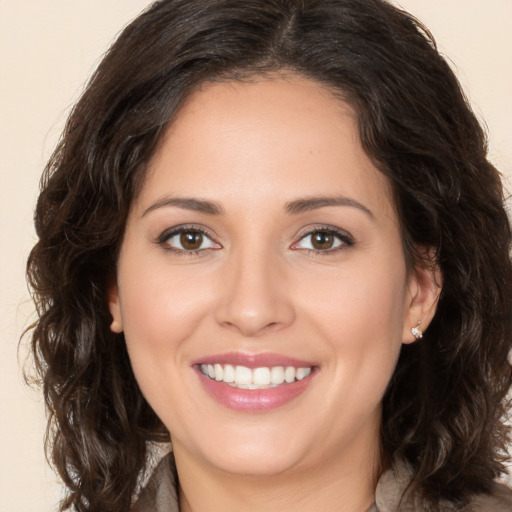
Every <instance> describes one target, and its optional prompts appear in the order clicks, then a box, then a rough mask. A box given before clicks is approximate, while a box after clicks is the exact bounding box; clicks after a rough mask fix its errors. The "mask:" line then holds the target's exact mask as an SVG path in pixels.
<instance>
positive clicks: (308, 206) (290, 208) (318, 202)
mask: <svg viewBox="0 0 512 512" xmlns="http://www.w3.org/2000/svg"><path fill="white" fill-rule="evenodd" d="M327 206H349V207H351V208H357V209H358V210H361V211H362V212H364V213H365V214H366V215H368V216H369V217H370V218H371V219H375V215H373V213H372V211H371V210H370V209H369V208H367V207H366V206H365V205H364V204H361V203H360V202H359V201H356V200H355V199H351V198H350V197H345V196H327V197H308V198H305V199H297V200H296V201H291V202H289V203H286V207H285V209H286V212H287V213H290V214H292V215H296V214H299V213H304V212H309V211H311V210H317V209H318V208H325V207H327Z"/></svg>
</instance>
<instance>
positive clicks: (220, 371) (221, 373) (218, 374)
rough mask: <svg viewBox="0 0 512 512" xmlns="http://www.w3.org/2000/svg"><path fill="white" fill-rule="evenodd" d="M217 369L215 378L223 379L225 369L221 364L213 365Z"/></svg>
mask: <svg viewBox="0 0 512 512" xmlns="http://www.w3.org/2000/svg"><path fill="white" fill-rule="evenodd" d="M213 368H214V370H215V380H218V381H221V380H222V379H223V378H224V369H223V368H222V366H221V365H220V364H216V365H214V366H213Z"/></svg>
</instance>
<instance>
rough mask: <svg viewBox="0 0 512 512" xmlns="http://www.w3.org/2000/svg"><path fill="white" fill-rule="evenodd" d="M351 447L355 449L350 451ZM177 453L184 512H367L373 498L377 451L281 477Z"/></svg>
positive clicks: (178, 448) (176, 451) (377, 473)
mask: <svg viewBox="0 0 512 512" xmlns="http://www.w3.org/2000/svg"><path fill="white" fill-rule="evenodd" d="M351 451H352V450H351ZM174 452H175V453H174V454H175V457H176V464H177V468H178V474H179V480H180V488H179V493H180V511H181V512H201V511H204V510H212V511H217V510H218V511H223V512H238V511H240V510H244V512H261V510H265V511H266V512H278V511H279V512H297V510H300V511H301V512H318V510H329V511H332V512H365V511H366V510H367V509H368V507H370V505H371V504H372V503H373V502H374V494H375V487H376V482H377V479H378V476H379V462H378V457H376V456H375V454H376V453H378V450H368V449H362V450H361V451H360V452H359V454H356V456H355V457H354V453H347V454H346V457H343V458H340V456H339V454H337V455H336V456H335V457H333V460H323V461H322V463H321V464H318V465H316V466H314V467H313V466H311V467H304V468H302V469H297V468H293V469H291V470H289V471H285V472H283V473H280V474H277V475H275V474H274V475H265V476H261V475H257V476H254V475H238V474H232V473H227V472H225V471H222V470H219V469H217V468H214V467H211V466H210V467H209V466H208V465H206V464H204V461H201V460H198V459H196V458H194V457H190V456H188V455H187V456H186V457H183V456H182V455H184V453H183V452H182V450H181V447H180V445H179V444H176V445H175V448H174Z"/></svg>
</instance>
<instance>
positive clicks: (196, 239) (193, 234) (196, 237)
mask: <svg viewBox="0 0 512 512" xmlns="http://www.w3.org/2000/svg"><path fill="white" fill-rule="evenodd" d="M202 243H203V234H202V233H201V232H200V231H184V232H183V233H181V235H180V244H181V246H182V247H183V249H185V250H186V251H196V250H197V249H199V248H200V247H201V245H202Z"/></svg>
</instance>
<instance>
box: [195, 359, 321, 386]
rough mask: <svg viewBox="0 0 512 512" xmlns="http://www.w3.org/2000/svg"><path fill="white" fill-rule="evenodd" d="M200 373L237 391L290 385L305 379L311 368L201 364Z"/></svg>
mask: <svg viewBox="0 0 512 512" xmlns="http://www.w3.org/2000/svg"><path fill="white" fill-rule="evenodd" d="M199 368H200V370H201V373H202V374H203V375H205V376H207V377H209V378H210V379H212V380H215V381H217V382H224V383H226V384H228V385H229V386H231V387H234V388H238V389H250V390H257V389H269V388H275V387H277V386H280V385H282V384H291V383H293V382H297V381H300V380H302V379H304V378H306V377H307V376H308V375H309V374H310V373H311V370H312V368H311V367H300V368H296V367H294V366H286V367H285V366H272V367H266V366H263V367H259V368H248V367H246V366H240V365H237V366H234V365H231V364H201V365H200V367H199Z"/></svg>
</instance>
